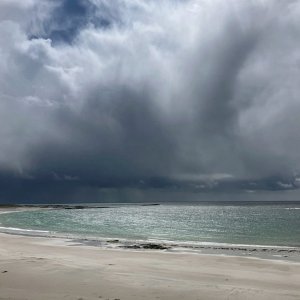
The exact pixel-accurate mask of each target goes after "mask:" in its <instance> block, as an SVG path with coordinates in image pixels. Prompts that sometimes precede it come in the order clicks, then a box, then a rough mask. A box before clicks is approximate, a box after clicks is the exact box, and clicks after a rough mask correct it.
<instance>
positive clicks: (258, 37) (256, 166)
mask: <svg viewBox="0 0 300 300" xmlns="http://www.w3.org/2000/svg"><path fill="white" fill-rule="evenodd" d="M0 11H1V13H0V34H1V37H2V41H1V44H0V56H1V61H0V115H1V120H0V125H1V126H0V139H1V142H0V173H2V174H6V175H3V176H4V177H3V178H5V177H7V176H12V177H13V178H23V179H24V180H25V182H28V181H27V180H31V181H33V182H35V184H33V183H32V184H31V185H30V184H29V186H31V188H29V190H39V189H38V188H37V187H36V186H44V185H43V184H41V183H40V185H39V182H40V181H39V180H42V181H43V180H44V181H45V182H48V184H49V182H51V181H53V182H55V185H57V184H58V183H57V178H60V179H63V180H60V181H69V183H67V185H68V188H70V189H71V190H72V189H74V190H77V189H75V186H77V187H78V186H80V185H82V186H89V185H96V186H97V185H98V186H101V187H105V186H114V187H117V186H122V187H125V186H131V185H132V183H133V182H134V186H135V187H136V185H139V184H137V183H138V182H140V181H144V182H148V183H149V182H150V183H149V184H150V185H152V184H153V181H151V180H152V179H153V178H160V179H159V180H158V181H159V182H162V181H164V180H171V181H172V182H173V180H175V181H176V180H181V179H182V178H184V180H185V181H186V180H190V181H193V182H194V178H197V177H199V178H201V177H203V176H204V177H207V178H208V177H212V178H213V177H214V176H215V175H214V174H223V175H222V176H224V178H227V177H230V178H234V180H237V181H238V180H243V179H247V178H248V179H249V178H252V179H259V178H272V176H282V177H285V176H287V177H289V176H291V175H292V174H296V173H297V172H298V170H299V165H300V154H299V151H298V149H299V147H300V136H299V132H300V131H299V129H300V128H299V125H300V124H299V121H298V113H297V112H298V111H299V108H300V107H299V106H300V104H299V94H300V91H299V83H298V78H299V75H300V74H299V73H300V71H299V62H300V55H299V51H298V49H299V46H300V45H299V43H300V42H299V39H298V36H299V28H300V27H299V20H300V18H299V16H300V4H298V2H295V1H272V0H267V1H258V0H253V1H248V2H247V3H246V2H245V3H244V2H240V3H236V1H226V2H224V1H220V0H214V1H204V0H203V1H201V0H199V1H171V0H165V1H160V2H158V1H134V0H122V1H121V0H120V1H117V2H111V1H104V0H93V1H92V0H91V1H87V2H84V3H83V2H80V1H76V2H72V3H71V2H69V1H63V2H57V1H47V0H43V1H35V0H30V1H29V0H27V1H24V2H22V3H20V2H17V1H4V2H1V4H0ZM4 11H5V13H3V12H4ZM101 20H102V21H103V20H105V24H107V26H102V25H103V24H104V23H103V24H102V25H101V22H102V21H101ZM97 22H98V23H97ZM99 22H100V23H99ZM33 37H34V38H33ZM59 40H60V41H62V42H61V43H57V41H59ZM7 174H10V175H7ZM66 178H76V179H77V180H67V179H66ZM151 178H152V179H151ZM162 178H164V179H163V180H162ZM274 178H276V179H274V180H275V181H274V182H277V181H279V179H278V177H274ZM23 179H22V180H23ZM64 179H65V180H64ZM55 180H56V181H55ZM161 180H162V181H161ZM31 181H30V182H31ZM151 182H152V183H151ZM148 183H147V184H148ZM283 183H284V184H285V186H287V185H289V186H291V184H290V182H283ZM22 184H24V183H22ZM172 184H173V183H171V184H170V185H172ZM45 185H46V183H45ZM165 186H169V184H167V185H165ZM74 193H75V192H74ZM74 193H73V194H74ZM29 194H30V193H29Z"/></svg>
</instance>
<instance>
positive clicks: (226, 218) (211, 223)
mask: <svg viewBox="0 0 300 300" xmlns="http://www.w3.org/2000/svg"><path fill="white" fill-rule="evenodd" d="M0 226H1V227H10V228H21V229H27V230H39V231H49V232H51V234H55V233H57V234H66V235H73V236H74V235H75V236H79V237H98V238H116V239H128V240H163V241H174V242H178V243H182V242H197V243H199V242H200V243H228V244H248V245H254V244H255V245H277V246H300V204H299V205H298V206H297V205H271V204H270V205H258V206H255V205H251V206H248V205H247V206H244V205H175V204H174V205H159V206H134V205H130V206H120V207H118V206H116V207H112V208H97V209H93V208H92V209H85V210H64V209H60V210H38V211H26V212H17V213H11V214H1V215H0ZM2 229H3V228H2Z"/></svg>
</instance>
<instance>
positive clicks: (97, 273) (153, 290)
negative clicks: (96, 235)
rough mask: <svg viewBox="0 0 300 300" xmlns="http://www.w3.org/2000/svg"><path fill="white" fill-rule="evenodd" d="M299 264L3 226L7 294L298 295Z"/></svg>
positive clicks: (128, 299)
mask: <svg viewBox="0 0 300 300" xmlns="http://www.w3.org/2000/svg"><path fill="white" fill-rule="evenodd" d="M299 282H300V264H299V263H294V262H288V261H282V260H280V261H276V260H264V259H258V258H248V257H238V256H221V255H211V254H210V255H206V254H201V255H194V254H192V253H172V252H166V251H136V250H132V249H131V250H127V251H124V250H120V249H118V250H112V249H103V248H99V247H94V246H90V245H82V244H78V243H70V241H68V240H64V239H59V238H57V239H51V238H47V237H29V236H26V237H25V236H19V235H9V234H4V233H0V290H1V293H0V299H1V300H4V299H5V300H7V299H13V300H21V299H22V300H23V299H31V300H40V299H46V300H48V299H49V300H50V299H54V300H61V299H75V300H79V299H84V300H89V299H90V300H92V299H109V300H116V299H120V300H140V299H146V300H150V299H151V300H152V299H165V300H171V299H172V300H179V299H192V300H193V299H194V300H196V299H203V300H204V299H205V300H206V299H263V300H269V299H270V300H271V299H272V300H276V299H294V300H295V299H299V298H300V288H299Z"/></svg>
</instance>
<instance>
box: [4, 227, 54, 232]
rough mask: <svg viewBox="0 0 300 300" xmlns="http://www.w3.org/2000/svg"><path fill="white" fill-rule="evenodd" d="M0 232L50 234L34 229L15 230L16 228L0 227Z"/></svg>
mask: <svg viewBox="0 0 300 300" xmlns="http://www.w3.org/2000/svg"><path fill="white" fill-rule="evenodd" d="M0 231H14V232H20V233H22V232H28V233H31V232H32V233H50V231H47V230H35V229H24V228H17V227H2V226H0Z"/></svg>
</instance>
